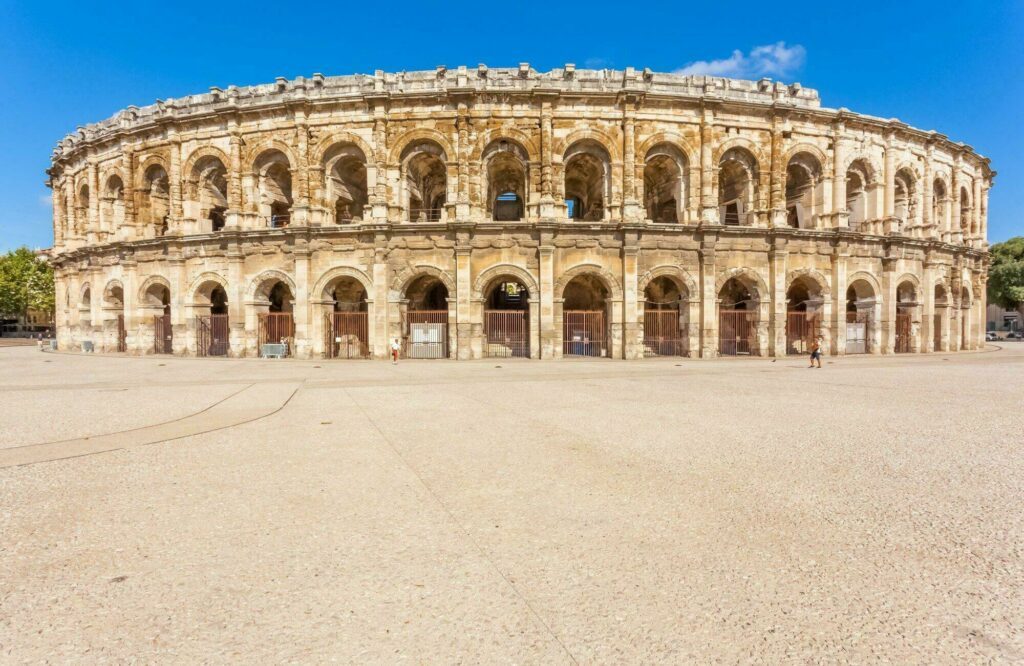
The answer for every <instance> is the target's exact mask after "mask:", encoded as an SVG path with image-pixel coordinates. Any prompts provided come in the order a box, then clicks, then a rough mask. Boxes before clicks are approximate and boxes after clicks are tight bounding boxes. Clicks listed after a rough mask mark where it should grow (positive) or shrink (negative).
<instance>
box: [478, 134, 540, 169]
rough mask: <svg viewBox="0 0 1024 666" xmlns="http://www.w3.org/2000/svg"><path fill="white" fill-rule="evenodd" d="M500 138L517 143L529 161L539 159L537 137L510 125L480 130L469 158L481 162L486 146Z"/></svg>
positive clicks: (537, 160) (500, 139)
mask: <svg viewBox="0 0 1024 666" xmlns="http://www.w3.org/2000/svg"><path fill="white" fill-rule="evenodd" d="M502 140H507V141H512V142H515V143H518V144H519V146H520V147H521V148H522V149H523V151H524V152H525V153H526V156H527V159H528V160H529V161H530V162H539V161H540V147H539V146H538V143H537V139H535V138H534V137H532V136H530V135H529V134H527V133H526V132H524V131H523V130H521V129H518V128H516V127H511V126H501V127H495V128H492V129H488V130H485V131H483V132H481V133H480V136H479V137H477V140H476V143H475V144H474V145H473V153H472V155H471V156H470V160H471V161H475V162H482V161H483V158H484V151H486V150H487V148H488V146H490V145H491V144H492V143H495V142H496V141H502Z"/></svg>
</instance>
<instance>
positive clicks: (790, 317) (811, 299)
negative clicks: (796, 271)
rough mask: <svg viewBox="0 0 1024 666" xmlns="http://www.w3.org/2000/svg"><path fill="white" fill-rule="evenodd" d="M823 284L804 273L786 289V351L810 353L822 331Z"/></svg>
mask: <svg viewBox="0 0 1024 666" xmlns="http://www.w3.org/2000/svg"><path fill="white" fill-rule="evenodd" d="M823 302H824V297H823V294H822V291H821V286H820V285H819V284H818V283H817V282H815V281H814V280H812V279H811V278H809V277H807V276H806V275H802V276H800V277H798V278H796V279H795V280H793V283H792V284H790V285H789V289H788V290H787V291H786V353H787V354H809V353H810V351H811V344H812V343H813V342H814V339H815V338H816V337H817V336H818V334H819V333H820V332H821V306H822V304H823Z"/></svg>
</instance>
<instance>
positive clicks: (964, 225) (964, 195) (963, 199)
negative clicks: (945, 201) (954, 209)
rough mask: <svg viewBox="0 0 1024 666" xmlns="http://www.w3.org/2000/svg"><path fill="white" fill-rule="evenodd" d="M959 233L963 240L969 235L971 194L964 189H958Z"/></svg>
mask: <svg viewBox="0 0 1024 666" xmlns="http://www.w3.org/2000/svg"><path fill="white" fill-rule="evenodd" d="M960 233H961V234H963V237H964V238H965V239H966V238H968V237H969V236H970V235H971V194H970V192H969V191H968V190H967V188H966V187H961V188H960Z"/></svg>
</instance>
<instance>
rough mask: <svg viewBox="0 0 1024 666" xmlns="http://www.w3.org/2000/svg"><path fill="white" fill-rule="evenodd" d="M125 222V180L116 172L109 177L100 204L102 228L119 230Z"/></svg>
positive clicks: (103, 229) (108, 231) (108, 230)
mask: <svg viewBox="0 0 1024 666" xmlns="http://www.w3.org/2000/svg"><path fill="white" fill-rule="evenodd" d="M122 224H124V182H123V181H122V180H121V177H120V176H118V175H116V174H114V175H112V176H110V178H108V179H107V184H106V187H104V190H103V199H102V202H101V205H100V229H101V230H102V231H105V232H107V233H111V234H112V233H115V232H117V229H118V227H120V226H121V225H122Z"/></svg>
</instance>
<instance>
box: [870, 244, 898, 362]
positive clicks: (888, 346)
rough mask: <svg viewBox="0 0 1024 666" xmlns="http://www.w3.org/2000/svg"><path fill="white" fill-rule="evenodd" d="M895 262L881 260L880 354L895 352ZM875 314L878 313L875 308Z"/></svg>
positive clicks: (886, 258) (888, 258) (888, 259)
mask: <svg viewBox="0 0 1024 666" xmlns="http://www.w3.org/2000/svg"><path fill="white" fill-rule="evenodd" d="M895 271H896V260H895V259H893V258H890V257H885V258H883V259H882V294H881V297H882V309H881V319H880V321H879V328H880V331H881V338H882V339H881V342H882V349H881V351H882V353H883V354H894V353H895V352H896V279H895ZM875 311H876V312H878V309H877V306H876V310H875Z"/></svg>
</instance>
